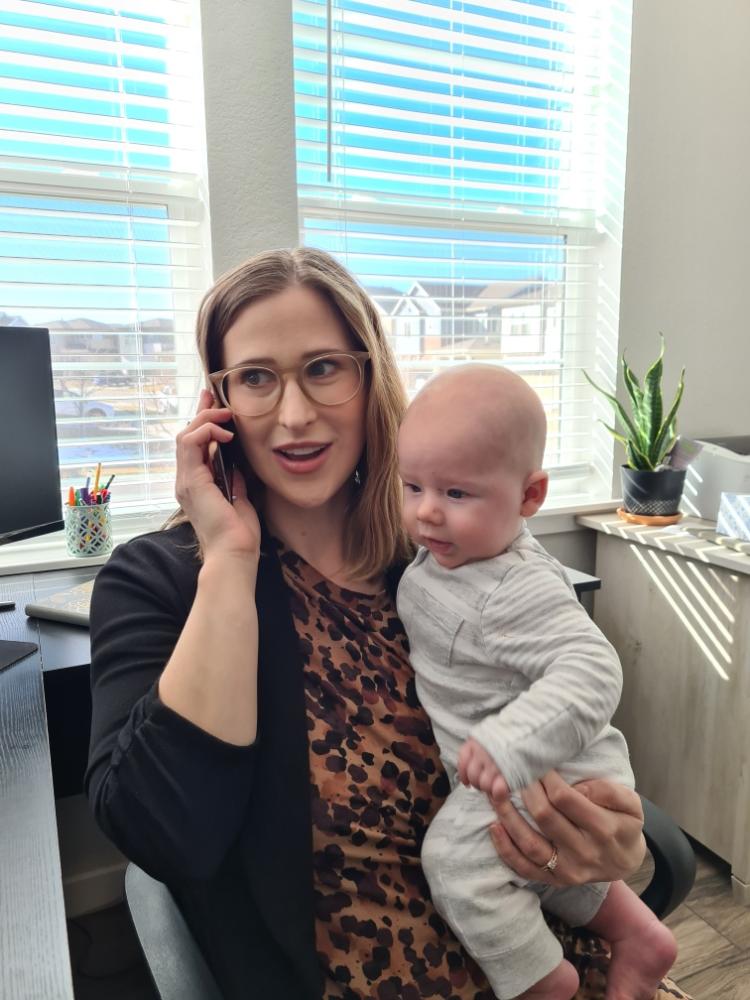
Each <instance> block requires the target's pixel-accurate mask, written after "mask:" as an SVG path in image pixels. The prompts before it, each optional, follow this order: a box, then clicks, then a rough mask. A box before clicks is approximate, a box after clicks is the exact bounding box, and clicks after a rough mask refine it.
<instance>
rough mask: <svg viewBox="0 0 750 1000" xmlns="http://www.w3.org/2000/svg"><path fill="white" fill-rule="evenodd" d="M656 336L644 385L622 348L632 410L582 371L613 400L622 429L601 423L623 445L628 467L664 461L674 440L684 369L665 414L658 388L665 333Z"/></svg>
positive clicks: (648, 467) (649, 466) (646, 467)
mask: <svg viewBox="0 0 750 1000" xmlns="http://www.w3.org/2000/svg"><path fill="white" fill-rule="evenodd" d="M659 336H660V337H661V353H660V354H659V357H658V358H657V359H656V361H654V363H653V364H652V365H651V367H650V368H649V369H648V371H647V372H646V374H645V376H644V379H643V387H641V385H640V383H639V381H638V378H637V377H636V375H634V374H633V372H632V370H631V369H630V367H629V366H628V364H627V362H626V361H625V353H624V352H623V355H622V374H623V379H624V381H625V388H626V390H627V393H628V396H629V397H630V408H631V411H632V412H631V413H628V412H627V410H626V409H625V407H624V406H623V405H622V403H621V402H620V401H619V399H617V398H616V397H615V396H613V395H612V394H611V393H609V392H607V391H606V390H604V389H602V388H601V386H598V385H597V384H596V382H594V380H593V379H592V378H591V377H590V376H589V374H588V373H587V372H585V371H584V373H583V374H584V375H585V376H586V379H587V380H588V381H589V382H590V383H591V385H592V386H593V387H594V388H595V389H596V390H597V392H600V393H601V394H602V396H604V397H605V398H606V399H608V400H609V402H610V403H611V404H612V407H613V409H614V411H615V424H616V423H617V420H618V419H619V421H620V423H621V425H622V428H623V431H624V433H623V434H620V433H618V431H617V430H616V428H615V427H610V426H608V425H607V424H604V426H605V427H606V428H607V430H608V431H609V433H610V434H611V435H612V436H613V437H614V438H615V439H616V440H617V441H619V442H620V444H622V445H623V447H624V448H625V454H626V455H627V460H628V461H627V464H628V466H629V467H630V468H631V469H644V470H651V471H653V470H655V469H656V468H657V467H658V466H660V465H661V464H662V463H663V461H664V458H665V456H666V455H667V454H668V453H669V452H670V451H671V450H672V447H673V445H674V442H675V418H676V416H677V410H678V408H679V406H680V402H681V400H682V392H683V390H684V388H685V369H684V368H683V369H682V373H681V374H680V381H679V384H678V386H677V392H676V393H675V397H674V400H673V401H672V405H671V406H670V407H669V410H668V411H667V414H666V416H665V415H664V407H663V400H662V392H661V379H662V374H663V370H664V365H663V362H664V337H663V336H662V335H661V334H659ZM602 423H604V421H602Z"/></svg>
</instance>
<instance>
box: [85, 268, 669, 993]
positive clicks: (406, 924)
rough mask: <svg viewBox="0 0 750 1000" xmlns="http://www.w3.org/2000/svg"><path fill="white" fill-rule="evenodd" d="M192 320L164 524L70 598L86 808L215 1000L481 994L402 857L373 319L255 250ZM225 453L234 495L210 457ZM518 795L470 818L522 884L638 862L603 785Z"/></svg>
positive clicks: (397, 639) (335, 277)
mask: <svg viewBox="0 0 750 1000" xmlns="http://www.w3.org/2000/svg"><path fill="white" fill-rule="evenodd" d="M197 337H198V349H199V352H200V356H201V360H202V362H203V366H204V370H205V371H206V372H207V373H211V375H210V379H209V382H210V384H211V385H212V386H213V388H214V393H215V396H214V398H213V400H212V396H211V394H210V393H209V392H208V391H205V390H204V391H203V392H202V394H201V398H200V402H199V406H198V413H197V415H196V417H195V419H194V420H192V421H191V422H190V424H189V425H188V426H187V427H186V428H185V429H184V430H183V431H182V432H181V433H180V434H179V435H178V438H177V468H178V471H177V487H176V494H177V499H178V501H179V503H180V507H181V513H180V515H179V516H178V517H176V518H175V519H173V521H172V524H171V526H170V527H168V529H167V530H164V531H161V532H156V533H154V534H151V535H146V536H143V537H141V538H138V539H134V540H133V541H131V542H129V543H128V544H127V545H124V546H120V547H119V548H118V549H117V551H116V552H115V553H114V554H113V555H112V557H111V559H110V561H109V562H108V563H107V565H106V566H105V567H104V568H103V569H102V570H101V572H100V574H99V576H98V578H97V585H96V588H95V592H94V598H93V602H92V609H91V635H92V692H93V723H92V737H91V755H90V762H89V770H88V773H87V790H88V794H89V797H90V800H91V803H92V806H93V808H94V811H95V813H96V816H97V818H98V821H99V823H100V824H101V826H102V828H103V829H104V830H105V831H106V832H107V834H108V835H109V836H110V837H111V838H112V840H113V841H114V842H115V843H116V844H118V845H119V847H120V848H121V849H122V851H123V852H124V853H125V854H126V856H127V857H129V858H131V859H133V860H134V861H135V862H137V863H138V864H139V865H141V866H142V867H143V868H145V869H146V870H147V871H149V872H150V873H151V874H153V875H154V876H156V877H157V878H159V879H161V880H163V881H164V882H166V883H167V884H168V885H169V886H170V888H171V889H172V891H173V893H174V895H175V897H176V898H177V900H178V902H179V905H180V907H181V909H182V911H183V913H184V914H185V917H186V919H187V921H188V923H189V925H190V927H191V928H192V930H193V933H194V934H195V936H196V938H197V940H198V942H199V944H200V946H201V948H202V950H203V951H204V953H205V955H206V958H207V960H208V962H209V965H210V966H211V968H212V970H213V972H214V975H215V976H216V979H217V981H218V982H219V985H220V987H221V989H222V991H223V993H224V995H225V996H226V997H227V998H228V1000H233V998H238V1000H239V998H248V997H263V998H264V1000H265V998H274V997H279V998H284V1000H287V998H289V1000H291V998H297V997H299V998H309V1000H320V998H321V997H325V998H329V997H345V998H352V1000H354V998H360V997H377V998H378V1000H387V998H391V997H393V998H406V1000H419V998H420V997H432V996H437V997H453V998H457V1000H458V998H460V1000H469V998H472V1000H489V998H490V996H491V994H490V992H489V990H488V988H487V987H486V984H485V983H484V981H483V977H482V975H481V972H480V971H479V970H478V969H477V967H476V966H475V965H473V964H472V962H471V960H470V959H468V958H467V956H466V955H464V954H463V953H462V951H461V949H460V947H459V946H458V944H457V942H456V940H455V939H454V938H453V936H452V934H451V933H450V931H449V929H448V928H447V927H446V926H445V924H444V923H443V921H441V920H440V918H439V917H438V916H437V914H436V913H435V911H434V910H433V908H432V905H431V902H430V900H429V893H428V890H427V885H426V882H425V880H424V877H423V875H422V872H421V868H420V866H419V851H420V845H421V841H422V837H423V835H424V831H425V829H426V826H427V824H428V823H429V820H430V817H431V816H432V815H434V813H435V812H436V811H437V809H438V807H439V805H440V802H441V801H442V800H443V798H444V797H445V795H446V794H447V791H448V787H447V781H446V778H445V775H444V773H443V771H442V768H441V766H440V761H439V758H438V755H437V751H436V748H435V744H434V741H433V738H432V733H431V730H430V727H429V723H428V721H427V718H426V716H425V714H424V713H423V711H422V709H421V708H420V706H419V704H418V702H417V700H416V696H415V693H414V684H413V678H412V674H411V670H410V668H409V663H408V658H407V647H406V640H405V636H404V634H403V629H402V627H401V624H400V622H399V621H398V619H397V617H396V614H395V610H394V588H395V586H396V583H397V580H398V575H399V572H400V570H401V569H402V568H403V565H404V561H405V560H406V559H407V558H408V556H409V551H408V546H407V543H406V539H405V536H404V534H403V532H402V528H401V525H400V484H399V482H398V480H397V476H396V468H395V440H396V429H397V426H398V422H399V419H400V417H401V414H402V412H403V407H404V399H403V390H402V388H401V383H400V379H399V377H398V373H397V371H396V368H395V364H394V361H393V357H392V355H391V353H390V350H389V349H388V347H387V345H386V342H385V339H384V336H383V332H382V329H381V325H380V322H379V318H378V316H377V313H376V311H375V309H374V307H373V305H372V303H371V302H370V300H369V299H368V298H367V296H366V295H365V294H364V292H363V291H362V290H361V289H360V288H359V286H358V285H357V284H356V282H355V281H354V280H353V279H352V278H351V276H350V275H349V274H348V273H347V272H346V271H345V270H344V269H343V268H342V267H341V266H340V265H339V264H338V263H336V261H335V260H333V259H332V258H331V257H329V256H328V255H327V254H325V253H322V252H321V251H318V250H312V249H298V250H294V251H291V252H288V251H274V252H270V253H265V254H261V255H259V256H258V257H255V258H253V259H252V260H250V261H248V262H247V263H245V264H243V265H241V266H240V267H238V268H237V269H236V270H234V271H232V272H231V273H229V274H227V275H225V276H224V277H223V278H221V279H220V280H219V281H218V282H217V284H216V285H215V286H214V288H213V289H212V290H211V291H210V292H209V293H208V294H207V296H206V298H205V299H204V301H203V303H202V306H201V309H200V313H199V317H198V326H197ZM212 402H213V403H214V404H215V405H212ZM230 419H232V420H233V426H234V431H232V430H230V429H229V428H228V426H227V424H228V422H229V421H230ZM230 442H231V448H232V449H233V454H234V462H235V463H236V466H237V469H236V470H235V472H234V475H233V476H232V479H233V486H232V490H233V493H234V497H233V502H232V503H229V502H227V500H226V499H225V498H224V496H223V495H222V493H221V492H220V490H219V489H218V488H217V487H216V485H215V484H214V479H213V473H212V471H211V458H210V454H209V453H210V452H212V451H213V448H214V446H215V445H214V443H217V444H218V443H221V444H225V445H229V443H230ZM256 510H257V512H258V513H257V514H256ZM258 514H260V519H259V517H258ZM526 799H527V804H528V807H529V809H530V811H531V813H532V815H533V816H534V817H535V818H536V819H537V820H538V823H539V826H540V828H541V830H542V831H543V832H542V833H537V832H535V831H533V830H532V829H531V828H530V827H529V826H528V825H527V824H526V823H525V822H524V821H523V819H522V818H521V817H520V815H519V814H518V813H517V812H516V811H515V810H513V809H512V807H507V808H506V809H504V811H503V813H502V815H501V817H500V820H501V823H500V824H499V826H498V828H497V830H496V831H495V833H494V836H495V841H496V845H497V849H498V852H499V854H500V855H501V856H502V857H503V858H504V859H505V861H506V862H508V863H509V864H510V865H511V866H512V867H513V868H515V869H516V870H517V871H518V872H519V873H520V874H521V875H526V876H527V877H532V876H533V877H534V878H536V879H541V878H545V877H546V878H548V879H549V880H550V881H551V880H554V881H555V882H557V883H558V884H569V883H575V882H581V881H589V880H593V879H612V878H619V877H621V876H622V875H623V874H626V873H628V872H629V871H631V870H632V869H633V868H634V867H635V866H637V864H638V863H639V862H640V859H641V857H642V853H643V846H642V837H641V833H640V822H641V814H640V806H639V804H638V801H637V797H636V796H634V795H633V793H631V792H629V791H628V790H627V789H622V788H619V787H617V786H613V785H610V784H609V783H607V782H592V783H589V786H588V789H587V794H582V793H581V792H580V791H577V790H575V789H569V788H567V786H565V785H564V784H563V783H562V782H561V780H560V779H559V778H558V777H557V776H556V775H554V774H552V775H550V776H549V777H548V778H547V779H545V782H544V783H543V784H541V783H540V784H539V785H538V786H535V787H534V788H532V789H530V790H529V792H528V794H527V796H526ZM597 803H599V804H597ZM553 844H554V847H556V848H557V851H558V854H559V864H558V866H557V868H556V869H555V872H554V873H545V872H542V870H541V869H542V866H544V865H545V863H546V862H547V861H548V860H549V858H550V856H551V855H552V852H553V849H554V847H553ZM581 950H584V951H586V950H588V952H589V955H588V957H587V958H586V959H585V963H584V964H586V966H587V967H588V968H590V969H592V970H593V971H592V972H591V974H590V976H593V977H594V978H596V970H595V966H596V964H597V962H596V961H593V960H592V959H591V952H592V951H593V952H596V947H595V943H594V944H592V943H591V942H589V944H588V945H584V946H582V949H581ZM600 978H601V977H600ZM592 981H593V980H592ZM600 985H601V984H599V986H596V987H592V988H593V989H595V990H596V989H600ZM588 995H591V996H593V995H603V993H602V992H600V994H596V993H595V992H594V993H592V992H591V991H590V990H589V994H588ZM672 995H673V996H675V995H676V996H680V995H681V994H679V993H676V994H672Z"/></svg>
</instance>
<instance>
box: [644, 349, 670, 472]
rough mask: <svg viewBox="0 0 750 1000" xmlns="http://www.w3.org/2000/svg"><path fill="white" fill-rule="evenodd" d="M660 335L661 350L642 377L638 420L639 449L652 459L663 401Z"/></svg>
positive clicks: (662, 366) (662, 352)
mask: <svg viewBox="0 0 750 1000" xmlns="http://www.w3.org/2000/svg"><path fill="white" fill-rule="evenodd" d="M659 336H660V337H661V351H660V352H659V357H658V358H657V359H656V361H654V363H653V364H652V365H651V367H650V368H649V370H648V371H647V372H646V374H645V376H644V378H643V408H642V419H641V420H639V421H638V423H639V429H640V430H641V433H642V435H643V439H642V443H641V450H642V451H643V452H645V454H646V455H648V458H649V461H653V458H654V447H655V443H656V439H657V437H658V436H659V432H660V430H661V427H662V417H663V402H662V396H661V379H662V374H663V372H664V335H663V334H661V333H660V334H659Z"/></svg>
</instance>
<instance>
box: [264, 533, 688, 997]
mask: <svg viewBox="0 0 750 1000" xmlns="http://www.w3.org/2000/svg"><path fill="white" fill-rule="evenodd" d="M279 556H280V559H281V565H282V570H283V574H284V579H285V582H286V584H287V586H288V588H289V591H290V595H291V606H292V613H293V617H294V622H295V626H296V629H297V634H298V637H299V643H300V648H301V651H302V656H303V663H304V680H305V699H306V705H307V725H308V735H309V744H310V793H311V796H312V818H313V878H314V889H315V906H316V914H315V916H316V946H317V951H318V956H319V959H320V963H321V967H322V969H323V971H324V977H325V991H324V1000H421V998H423V997H436V998H446V1000H494V994H493V993H492V991H491V990H490V988H489V986H488V985H487V982H486V980H485V979H484V976H483V975H482V973H481V970H480V969H479V967H478V966H477V965H476V963H475V962H474V961H473V960H472V959H471V958H470V956H468V955H467V954H466V953H465V952H464V951H463V949H462V948H461V946H460V944H459V943H458V941H457V940H456V939H455V937H454V936H453V934H452V932H451V930H450V928H449V927H448V926H447V925H446V924H445V922H444V921H443V920H442V919H441V918H440V916H439V915H438V914H437V912H436V911H435V909H434V908H433V905H432V902H431V899H430V892H429V887H428V885H427V882H426V880H425V878H424V875H423V873H422V869H421V866H420V863H419V856H420V849H421V845H422V840H423V838H424V834H425V831H426V829H427V826H428V824H429V822H430V819H431V818H432V817H433V816H434V815H435V813H436V812H437V810H438V808H439V807H440V805H441V803H442V802H443V800H444V799H445V797H446V796H447V794H448V791H449V786H448V781H447V779H446V776H445V773H444V771H443V768H442V765H441V762H440V758H439V755H438V750H437V746H436V744H435V741H434V738H433V735H432V729H431V727H430V723H429V720H428V718H427V716H426V714H425V712H424V710H423V709H422V708H421V706H420V704H419V702H418V700H417V696H416V691H415V686H414V676H413V673H412V670H411V667H410V665H409V659H408V643H407V639H406V636H405V634H404V629H403V626H402V624H401V622H400V621H399V619H398V617H397V615H396V610H395V606H394V603H393V601H392V600H391V598H390V597H389V596H388V594H387V592H385V591H383V592H382V593H380V594H376V595H374V596H373V595H367V594H359V593H355V592H353V591H350V590H345V589H342V588H340V587H337V586H336V585H335V584H333V583H331V582H330V581H328V580H326V579H325V578H324V577H322V576H321V575H320V574H319V573H318V572H317V571H316V570H315V569H313V568H312V567H311V566H310V565H308V564H307V563H306V562H304V560H302V559H301V558H300V557H299V556H297V555H296V554H295V553H293V552H290V551H288V550H285V549H284V548H283V547H281V546H279ZM550 922H551V923H552V920H551V918H550ZM553 929H554V930H555V932H556V933H557V934H558V936H559V937H560V939H561V940H562V942H563V947H564V949H565V951H566V956H567V957H568V958H569V959H570V960H571V961H573V962H574V963H575V965H576V966H577V968H578V969H579V971H580V973H581V977H582V986H581V989H580V991H579V993H578V994H577V998H578V1000H595V998H598V1000H601V998H602V997H603V996H604V981H605V977H606V965H607V952H606V950H605V949H604V947H603V946H602V944H601V943H600V942H599V941H598V939H597V938H595V937H593V936H591V935H589V934H585V933H581V932H580V931H577V932H571V931H569V930H568V929H566V928H564V927H563V926H562V925H560V926H559V927H558V926H557V925H553ZM667 997H672V998H680V1000H682V998H685V1000H689V998H687V995H686V994H684V993H682V992H680V991H679V990H678V989H677V988H676V987H675V986H674V985H673V984H672V983H665V984H664V988H663V991H662V990H660V991H659V994H658V997H657V998H655V1000H666V998H667Z"/></svg>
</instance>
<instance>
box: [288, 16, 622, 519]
mask: <svg viewBox="0 0 750 1000" xmlns="http://www.w3.org/2000/svg"><path fill="white" fill-rule="evenodd" d="M630 18H631V11H630V3H629V0H570V2H556V0H536V2H524V0H492V2H491V0H485V2H481V0H480V2H476V3H468V2H466V3H464V2H460V0H400V2H399V3H398V4H392V3H388V4H387V3H382V2H357V0H328V2H326V0H294V58H295V92H296V117H297V173H298V190H299V199H300V212H301V228H302V238H303V240H304V241H305V242H307V243H309V244H312V245H315V246H319V247H321V248H323V249H326V250H329V251H331V252H332V253H334V254H335V255H336V256H338V257H339V259H341V261H342V262H343V263H344V264H346V265H347V266H348V267H349V268H350V269H351V270H352V271H353V272H354V273H355V274H356V275H357V277H358V278H359V279H360V281H361V282H362V283H363V284H364V286H365V287H366V288H367V289H368V291H369V292H370V294H371V295H372V297H373V298H374V300H375V303H376V304H377V306H378V308H379V310H380V312H381V314H382V316H383V320H384V322H385V325H386V328H387V329H388V331H389V333H390V336H391V338H392V343H393V345H394V348H395V350H396V353H397V355H398V358H399V363H400V365H401V367H402V370H403V373H404V377H405V379H406V382H407V386H408V388H409V391H410V392H411V393H413V392H414V391H416V389H417V388H418V387H419V386H420V385H421V384H422V383H423V382H424V381H425V380H426V378H427V377H429V376H430V375H431V374H432V373H434V372H436V371H438V370H440V369H441V368H442V367H444V366H447V365H450V364H454V363H456V362H459V361H462V360H470V359H476V360H483V361H490V362H499V363H502V364H505V365H507V366H509V367H511V368H513V369H515V370H516V371H518V372H519V373H520V374H522V375H523V376H524V377H525V378H526V379H527V380H528V381H529V382H530V384H532V385H533V386H534V387H535V388H536V389H537V390H538V391H539V392H540V394H541V396H542V398H543V400H544V404H545V407H546V409H547V415H548V421H549V439H548V448H547V454H546V459H545V462H546V467H547V468H549V469H550V470H551V472H552V480H553V497H554V498H555V500H556V502H557V503H558V504H563V503H566V502H567V503H572V502H580V501H581V500H583V499H591V498H592V497H593V496H594V495H597V497H598V498H601V497H603V496H609V495H610V478H611V458H612V446H611V441H610V440H609V439H608V436H607V435H606V433H603V432H602V431H601V429H597V425H596V423H595V420H594V400H593V397H592V390H591V388H590V386H589V385H588V383H587V382H586V381H585V380H584V379H583V377H582V375H581V369H582V368H584V367H585V368H587V369H588V370H590V371H592V372H596V373H598V375H599V376H600V377H601V378H602V380H603V381H607V380H610V381H611V378H612V374H613V371H614V364H615V356H616V346H617V312H618V306H617V303H618V295H619V254H620V236H621V216H622V198H623V179H624V164H625V129H626V114H627V90H628V62H629V48H630Z"/></svg>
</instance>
